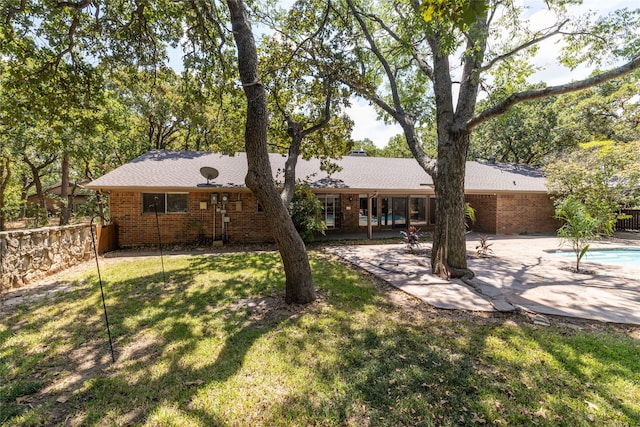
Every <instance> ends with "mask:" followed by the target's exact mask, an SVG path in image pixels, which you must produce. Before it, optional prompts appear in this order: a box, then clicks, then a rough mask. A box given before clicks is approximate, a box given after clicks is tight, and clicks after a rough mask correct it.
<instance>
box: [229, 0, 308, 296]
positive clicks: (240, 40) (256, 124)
mask: <svg viewBox="0 0 640 427" xmlns="http://www.w3.org/2000/svg"><path fill="white" fill-rule="evenodd" d="M227 5H228V7H229V12H230V13H231V24H232V29H233V36H234V39H235V41H236V45H237V47H238V70H239V72H240V80H241V81H242V86H243V88H244V91H245V95H246V97H247V123H246V128H245V148H246V151H247V163H248V172H247V176H246V178H245V182H246V184H247V187H249V188H250V189H251V191H253V193H254V194H255V195H256V197H257V198H258V201H259V202H260V203H261V204H262V206H263V208H264V211H265V214H266V218H267V221H268V224H269V228H270V230H271V233H272V234H273V236H274V238H275V240H276V243H277V245H278V249H279V251H280V256H281V257H282V263H283V265H284V272H285V276H286V286H285V301H286V302H287V303H298V304H306V303H309V302H311V301H313V300H314V299H315V289H314V285H313V280H312V277H311V267H310V265H309V258H308V257H307V251H306V248H305V246H304V242H303V241H302V239H301V238H300V236H299V235H298V232H297V231H296V229H295V227H294V225H293V222H292V221H291V217H290V216H289V212H288V211H287V209H286V208H285V206H284V204H283V203H282V200H281V199H280V194H279V193H278V189H277V188H276V186H275V183H274V182H273V174H272V171H271V164H270V163H269V154H268V152H267V124H268V115H267V97H266V92H265V89H264V86H263V85H262V83H261V82H260V80H259V78H258V58H257V52H256V45H255V40H254V38H253V33H252V31H251V25H250V24H249V20H248V18H247V15H246V11H245V7H244V3H243V1H242V0H227Z"/></svg>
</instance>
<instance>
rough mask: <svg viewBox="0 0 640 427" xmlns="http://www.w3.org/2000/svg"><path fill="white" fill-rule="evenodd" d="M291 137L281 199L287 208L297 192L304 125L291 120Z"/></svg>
mask: <svg viewBox="0 0 640 427" xmlns="http://www.w3.org/2000/svg"><path fill="white" fill-rule="evenodd" d="M289 136H290V137H291V144H289V155H288V157H287V161H286V162H285V164H284V185H283V187H282V193H280V198H281V199H282V203H284V205H285V206H289V203H291V201H292V200H293V196H294V194H295V191H296V165H297V164H298V157H300V145H301V144H302V125H301V124H300V123H296V122H294V121H292V120H289Z"/></svg>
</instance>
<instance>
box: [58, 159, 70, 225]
mask: <svg viewBox="0 0 640 427" xmlns="http://www.w3.org/2000/svg"><path fill="white" fill-rule="evenodd" d="M61 178H62V179H61V180H60V199H61V202H62V206H61V208H60V225H67V224H69V219H70V218H71V210H70V208H69V155H68V154H65V155H64V156H63V157H62V177H61Z"/></svg>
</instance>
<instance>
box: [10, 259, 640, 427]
mask: <svg viewBox="0 0 640 427" xmlns="http://www.w3.org/2000/svg"><path fill="white" fill-rule="evenodd" d="M155 261H157V260H153V259H151V260H147V261H144V260H140V261H136V262H135V263H122V264H115V265H112V266H109V267H108V268H106V269H105V271H104V274H103V277H104V278H105V279H106V281H105V289H106V296H107V304H108V307H109V314H110V320H111V322H112V332H113V336H114V338H115V342H116V352H117V357H118V360H117V363H116V364H114V365H110V364H109V359H110V355H109V351H108V347H107V345H106V344H105V337H106V333H105V331H104V319H103V318H102V308H101V305H100V296H99V289H98V285H97V282H96V278H95V277H93V276H92V277H90V278H89V279H88V280H87V281H86V283H85V284H82V283H80V284H78V289H77V290H76V291H75V292H73V293H70V294H66V295H58V296H56V298H55V299H54V300H45V301H41V302H39V303H36V304H34V305H33V306H31V307H25V308H23V309H22V310H21V311H19V312H16V313H13V314H11V315H10V316H9V318H7V319H3V324H4V325H6V326H5V327H2V328H0V380H2V383H5V379H6V380H8V381H10V382H25V383H26V382H28V381H39V383H38V384H39V385H41V386H42V387H41V388H40V390H39V393H37V394H35V395H34V394H30V393H31V392H32V391H34V390H27V391H25V392H24V393H26V394H24V395H23V396H18V394H20V393H16V392H12V394H11V399H13V400H12V401H13V402H14V403H15V402H16V399H20V398H22V399H21V400H20V401H19V402H18V403H17V406H15V405H14V406H13V408H14V409H15V408H16V407H19V408H20V409H21V410H22V411H24V410H25V409H27V406H26V405H27V404H31V405H32V406H33V407H35V408H36V409H34V410H26V411H24V414H23V415H22V416H21V417H22V418H21V417H14V415H15V414H13V415H11V416H12V417H14V418H12V422H13V423H14V424H18V425H19V424H28V423H31V424H35V423H36V422H35V421H38V422H40V423H44V424H70V425H73V424H76V425H80V424H82V425H96V424H100V423H107V424H116V425H140V424H148V425H206V426H222V425H303V424H323V425H345V424H352V425H366V424H370V425H403V424H404V425H474V424H483V423H487V424H489V423H491V422H497V423H499V422H498V421H500V422H504V423H505V425H523V424H532V423H535V424H537V425H562V424H564V425H588V424H589V423H590V421H589V420H588V419H587V418H585V416H584V414H585V408H584V407H583V406H586V404H585V403H584V402H585V401H589V402H592V401H593V400H594V395H595V396H596V397H597V398H598V399H599V400H598V401H597V402H593V403H594V404H597V405H600V406H601V407H603V406H604V407H606V410H607V411H609V412H607V413H614V414H616V416H617V417H619V418H612V419H607V418H602V419H599V418H596V422H597V421H604V423H603V424H607V423H609V424H615V423H616V422H618V423H624V422H625V418H624V417H626V421H627V422H628V421H629V420H630V421H631V424H633V423H634V422H640V415H639V414H638V410H637V407H634V406H633V405H632V404H629V403H625V402H620V401H619V396H617V395H615V394H612V392H611V391H610V390H608V389H607V384H608V380H610V379H615V378H624V377H625V376H626V378H633V376H634V375H636V376H637V375H638V374H637V372H640V367H639V366H638V359H639V358H638V357H637V356H638V347H637V345H636V346H633V345H631V344H630V343H629V341H628V340H625V339H621V340H619V341H618V340H615V339H611V340H608V339H603V338H602V337H598V336H597V334H596V335H590V334H589V333H582V332H575V331H571V332H569V333H566V331H560V332H558V331H555V330H554V329H550V330H548V331H546V332H542V331H539V330H537V329H535V328H531V327H529V326H523V327H520V326H518V325H515V326H513V325H510V324H509V323H505V320H511V319H512V318H511V317H508V316H504V317H498V318H495V319H492V321H491V322H489V323H488V322H485V321H482V320H479V319H477V318H474V317H473V316H471V315H469V316H468V317H456V316H449V315H447V314H444V313H439V314H438V315H437V317H428V316H426V315H423V314H421V313H418V314H415V313H413V312H412V311H411V310H409V311H408V312H407V313H404V312H403V311H402V310H403V308H401V307H398V306H396V305H394V304H392V303H391V302H390V301H389V300H388V299H387V298H386V296H385V295H384V294H381V293H379V292H377V291H376V290H375V289H374V288H373V287H372V286H371V285H370V284H369V282H368V281H367V280H366V279H365V278H364V276H362V275H361V274H359V273H357V272H355V271H353V270H351V269H348V268H346V267H344V266H342V265H340V264H337V263H333V262H329V261H328V260H326V259H322V258H318V257H313V258H312V263H313V265H312V267H313V271H314V277H315V281H316V284H317V286H318V291H319V292H318V293H319V295H320V299H319V301H318V302H316V303H314V304H310V305H308V306H303V307H301V306H287V305H285V304H284V303H283V299H284V298H283V287H284V275H283V272H282V267H281V263H280V258H279V256H278V255H277V254H275V253H261V254H243V255H224V256H198V257H180V258H178V257H177V258H171V259H169V260H168V262H167V264H166V265H167V277H168V280H167V283H166V284H165V283H164V282H163V280H162V274H161V273H159V272H157V271H158V268H157V267H158V266H157V265H154V264H153V262H155ZM145 273H146V274H145ZM475 322H478V323H475ZM510 323H513V322H510ZM45 337H48V338H45ZM588 339H591V340H595V341H596V345H595V347H594V345H586V344H585V343H584V340H588ZM38 340H41V341H42V342H43V343H44V344H42V345H41V344H38ZM495 342H499V343H500V345H496V344H495ZM600 342H602V343H604V344H606V345H607V347H608V350H606V351H605V350H594V348H597V344H598V343H600ZM500 346H503V347H504V348H505V349H510V350H511V353H515V354H518V352H527V351H528V352H535V351H540V352H541V356H540V358H539V359H535V357H534V358H533V359H532V358H525V359H523V360H517V359H509V357H507V356H501V354H500V352H499V350H500ZM511 353H510V354H511ZM617 354H621V355H622V356H620V357H618V356H616V355H617ZM249 355H250V356H249ZM634 357H635V359H634ZM542 360H543V361H544V362H541V361H542ZM584 360H589V363H586V362H584ZM611 362H614V363H611ZM594 364H595V365H598V366H608V368H606V369H604V370H602V371H601V372H598V375H602V376H603V377H601V378H594V374H593V372H592V371H590V370H589V369H593V366H592V365H594ZM590 382H592V383H593V384H592V385H591V386H590V387H585V386H583V384H585V383H590ZM559 390H560V391H559ZM7 391H8V390H7ZM633 392H634V393H638V389H637V388H636V389H635V391H633ZM559 393H560V394H564V395H568V396H569V398H570V401H569V402H568V403H567V402H565V401H564V400H554V399H550V398H549V396H553V395H554V394H559ZM7 395H8V394H7ZM61 397H62V398H61ZM243 399H246V400H247V401H248V402H250V405H251V406H250V407H249V408H245V407H243V406H242V400H243ZM496 402H497V403H496ZM540 402H543V403H540ZM545 402H546V403H545ZM541 405H542V406H544V405H546V406H545V407H547V408H548V411H549V414H548V415H545V416H542V415H540V414H543V413H540V412H539V409H540V408H541ZM576 405H577V406H576ZM580 405H582V406H580ZM256 412H257V414H256ZM536 414H538V415H536ZM596 415H598V414H596ZM29 417H30V418H29ZM558 417H560V418H558ZM0 419H1V418H0Z"/></svg>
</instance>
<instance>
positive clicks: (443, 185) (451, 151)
mask: <svg viewBox="0 0 640 427" xmlns="http://www.w3.org/2000/svg"><path fill="white" fill-rule="evenodd" d="M448 139H449V140H448V141H442V140H441V141H440V143H439V144H438V159H437V169H436V170H437V174H436V175H435V176H434V177H433V182H434V184H435V193H436V226H435V230H434V233H433V245H432V251H431V267H432V270H433V273H434V274H437V275H439V276H441V277H443V278H450V277H464V276H472V275H473V273H472V272H471V270H469V269H468V268H467V244H466V236H465V229H466V226H465V214H464V176H465V166H466V157H467V148H468V146H469V133H466V132H464V133H459V134H450V135H448Z"/></svg>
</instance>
